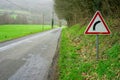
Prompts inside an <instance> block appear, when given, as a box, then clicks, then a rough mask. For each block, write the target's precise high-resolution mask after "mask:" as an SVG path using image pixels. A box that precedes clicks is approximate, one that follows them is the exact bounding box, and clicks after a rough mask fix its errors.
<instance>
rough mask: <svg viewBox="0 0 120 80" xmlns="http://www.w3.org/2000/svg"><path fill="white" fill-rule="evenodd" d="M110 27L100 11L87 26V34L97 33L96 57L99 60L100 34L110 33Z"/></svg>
mask: <svg viewBox="0 0 120 80" xmlns="http://www.w3.org/2000/svg"><path fill="white" fill-rule="evenodd" d="M110 33H111V32H110V29H109V28H108V26H107V24H106V23H105V21H104V19H103V17H102V15H101V13H100V11H97V12H96V13H95V15H94V17H93V19H92V20H91V21H90V23H89V25H88V27H87V28H86V31H85V34H88V35H96V59H97V60H99V34H100V35H109V34H110Z"/></svg>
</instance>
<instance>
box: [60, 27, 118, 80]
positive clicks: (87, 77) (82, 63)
mask: <svg viewBox="0 0 120 80" xmlns="http://www.w3.org/2000/svg"><path fill="white" fill-rule="evenodd" d="M79 26H80V25H75V26H73V27H71V28H66V29H63V31H62V36H61V37H62V38H61V45H60V55H59V60H58V66H59V80H119V79H120V34H119V33H118V32H115V33H114V34H111V35H110V36H106V35H100V36H99V40H100V45H99V46H100V48H99V49H100V60H99V61H96V49H95V40H96V39H95V38H96V36H94V35H84V31H85V28H86V27H82V28H80V27H79Z"/></svg>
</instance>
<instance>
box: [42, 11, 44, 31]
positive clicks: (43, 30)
mask: <svg viewBox="0 0 120 80" xmlns="http://www.w3.org/2000/svg"><path fill="white" fill-rule="evenodd" d="M42 16H43V25H42V31H44V13H43V15H42Z"/></svg>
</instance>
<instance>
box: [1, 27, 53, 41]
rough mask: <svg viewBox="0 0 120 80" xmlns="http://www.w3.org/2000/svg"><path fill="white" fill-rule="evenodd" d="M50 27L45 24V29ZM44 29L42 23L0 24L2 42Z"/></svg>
mask: <svg viewBox="0 0 120 80" xmlns="http://www.w3.org/2000/svg"><path fill="white" fill-rule="evenodd" d="M50 29H51V26H49V25H45V26H44V31H45V30H50ZM42 31H43V30H42V25H0V42H3V41H7V40H11V39H15V38H19V37H22V36H26V35H29V34H34V33H38V32H42Z"/></svg>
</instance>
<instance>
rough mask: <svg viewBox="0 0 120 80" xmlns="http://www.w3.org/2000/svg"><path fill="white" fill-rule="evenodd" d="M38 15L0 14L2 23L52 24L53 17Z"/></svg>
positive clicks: (0, 22)
mask: <svg viewBox="0 0 120 80" xmlns="http://www.w3.org/2000/svg"><path fill="white" fill-rule="evenodd" d="M44 18H45V19H44V23H43V16H38V15H34V14H31V15H28V14H20V13H18V14H11V13H2V14H0V24H1V25H4V24H47V25H50V24H51V19H50V18H47V17H46V16H45V17H44Z"/></svg>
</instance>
